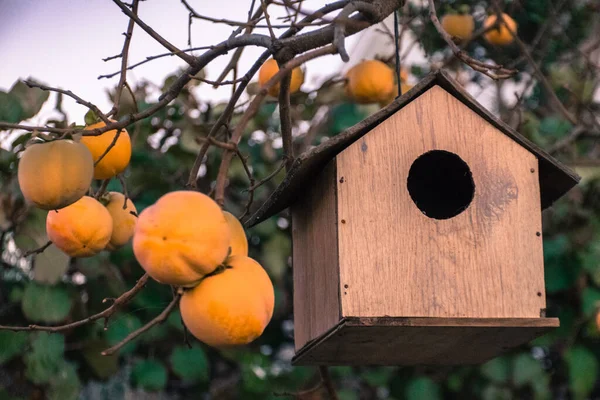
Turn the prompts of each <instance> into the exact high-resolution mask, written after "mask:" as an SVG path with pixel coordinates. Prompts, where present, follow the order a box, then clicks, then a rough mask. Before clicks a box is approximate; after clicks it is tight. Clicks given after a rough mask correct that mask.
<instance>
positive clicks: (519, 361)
mask: <svg viewBox="0 0 600 400" xmlns="http://www.w3.org/2000/svg"><path fill="white" fill-rule="evenodd" d="M543 376H544V370H543V369H542V366H541V364H540V363H539V361H537V360H536V359H534V358H533V357H532V356H531V355H530V354H528V353H521V354H519V355H517V356H516V357H515V359H514V362H513V368H512V381H513V383H514V385H515V386H517V387H521V386H525V385H527V384H531V383H534V382H535V381H536V380H538V379H540V378H542V377H543Z"/></svg>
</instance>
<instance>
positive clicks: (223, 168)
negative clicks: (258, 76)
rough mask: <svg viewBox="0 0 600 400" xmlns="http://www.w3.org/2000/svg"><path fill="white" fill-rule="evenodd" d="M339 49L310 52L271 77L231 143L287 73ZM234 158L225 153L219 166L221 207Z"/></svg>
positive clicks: (217, 196)
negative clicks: (269, 91)
mask: <svg viewBox="0 0 600 400" xmlns="http://www.w3.org/2000/svg"><path fill="white" fill-rule="evenodd" d="M336 52H337V49H336V47H335V46H334V45H332V44H330V45H328V46H324V47H321V48H318V49H316V50H312V51H309V52H307V53H305V54H302V55H301V56H298V57H296V58H294V59H293V60H291V61H289V62H287V63H286V64H284V65H282V66H281V68H280V69H279V71H278V72H277V73H276V74H275V75H273V76H272V77H271V79H269V80H268V81H267V82H266V83H265V84H264V85H263V86H262V87H261V89H260V91H259V92H258V94H257V95H256V96H255V97H254V99H253V100H252V102H251V103H250V105H249V106H248V108H247V109H246V111H245V112H244V114H243V115H242V118H241V120H240V122H239V123H238V124H237V126H236V127H235V130H234V132H233V135H232V137H231V142H234V143H236V144H237V143H239V140H240V139H241V137H242V133H243V132H244V129H245V128H246V125H247V124H248V122H249V121H250V120H251V119H252V117H253V116H254V115H255V114H256V113H257V112H258V109H259V107H260V104H261V103H262V101H263V100H264V98H265V97H266V95H267V93H268V90H269V88H271V87H272V86H274V85H275V84H276V83H278V82H280V81H281V79H282V78H283V76H284V75H285V74H287V73H290V72H291V71H292V70H293V69H294V68H296V67H298V66H300V65H302V64H304V63H305V62H307V61H309V60H312V59H314V58H317V57H321V56H324V55H326V54H335V53H336ZM232 158H233V153H232V152H230V151H225V153H224V154H223V158H222V159H221V165H220V166H219V172H218V174H217V181H216V184H215V201H216V202H217V204H219V205H220V206H222V205H223V203H224V200H225V180H226V178H227V172H228V170H229V165H230V164H231V159H232Z"/></svg>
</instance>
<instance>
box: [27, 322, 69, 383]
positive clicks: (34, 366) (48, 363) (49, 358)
mask: <svg viewBox="0 0 600 400" xmlns="http://www.w3.org/2000/svg"><path fill="white" fill-rule="evenodd" d="M64 350H65V340H64V337H63V336H62V335H60V334H57V333H47V332H40V333H38V334H37V335H36V336H34V339H33V342H32V349H31V351H30V352H29V353H27V354H25V357H24V360H25V375H26V376H27V378H29V379H30V380H31V381H32V382H33V383H35V384H37V385H40V384H44V383H48V382H50V380H51V379H53V378H54V377H55V375H56V373H57V372H58V371H59V370H60V367H61V366H62V365H63V363H64V359H63V356H64V354H63V353H64Z"/></svg>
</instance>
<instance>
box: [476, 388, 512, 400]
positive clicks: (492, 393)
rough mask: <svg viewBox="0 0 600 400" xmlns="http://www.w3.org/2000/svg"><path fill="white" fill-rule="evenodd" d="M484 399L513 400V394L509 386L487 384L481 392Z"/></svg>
mask: <svg viewBox="0 0 600 400" xmlns="http://www.w3.org/2000/svg"><path fill="white" fill-rule="evenodd" d="M481 398H482V399H483V400H513V398H514V397H513V395H512V393H511V391H510V389H509V388H506V387H498V386H487V387H486V388H485V389H483V392H482V393H481Z"/></svg>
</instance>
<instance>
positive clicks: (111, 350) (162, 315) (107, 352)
mask: <svg viewBox="0 0 600 400" xmlns="http://www.w3.org/2000/svg"><path fill="white" fill-rule="evenodd" d="M180 298H181V293H180V292H177V293H175V295H174V296H173V300H171V302H170V303H169V305H168V306H167V307H166V308H165V309H164V310H163V311H162V312H161V313H160V314H158V315H157V316H156V317H155V318H154V319H153V320H151V321H150V322H148V323H147V324H146V325H144V326H142V327H141V328H139V329H136V330H135V331H133V332H131V333H130V334H129V335H127V336H125V338H124V339H123V340H121V341H120V342H119V343H117V344H116V345H114V346H112V347H110V348H108V349H106V350H104V351H103V352H102V353H101V354H102V355H103V356H110V355H112V354H114V353H115V352H117V351H118V350H119V349H120V348H121V347H123V346H125V345H126V344H127V343H129V342H131V341H132V340H133V339H135V338H137V337H138V336H140V335H141V334H142V333H144V332H146V331H148V330H150V328H152V327H153V326H154V325H158V324H161V323H163V322H164V321H165V320H166V319H167V317H168V316H169V314H171V311H173V309H174V308H175V306H177V303H179V299H180Z"/></svg>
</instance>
